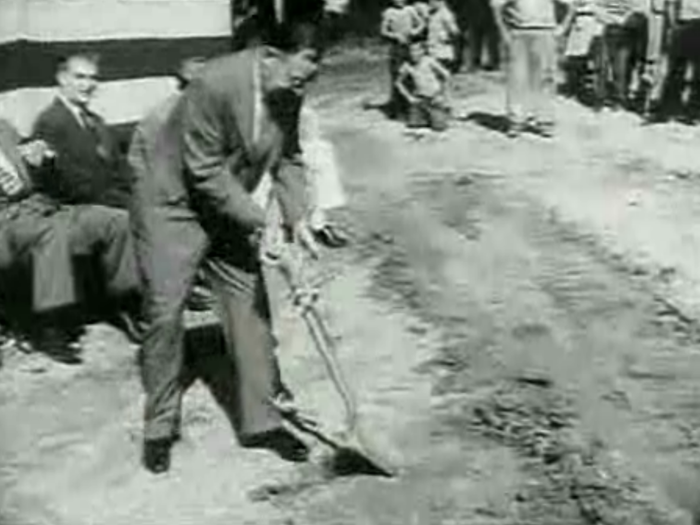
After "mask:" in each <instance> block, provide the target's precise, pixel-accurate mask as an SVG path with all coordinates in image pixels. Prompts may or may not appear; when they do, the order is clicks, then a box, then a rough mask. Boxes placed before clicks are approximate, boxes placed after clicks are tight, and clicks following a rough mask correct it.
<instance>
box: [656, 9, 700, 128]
mask: <svg viewBox="0 0 700 525" xmlns="http://www.w3.org/2000/svg"><path fill="white" fill-rule="evenodd" d="M665 11H666V20H667V29H666V31H667V34H668V37H667V38H668V71H667V74H666V78H665V79H664V81H663V87H662V90H661V100H660V101H659V104H658V106H657V107H656V108H654V111H653V112H652V114H651V115H650V118H649V120H650V121H651V122H655V121H663V120H667V119H679V120H683V121H685V122H687V123H695V122H697V121H698V120H700V1H699V0H668V1H667V2H666V3H665ZM689 68H690V69H691V75H692V76H691V80H690V86H686V75H687V73H688V69H689ZM687 87H688V88H689V96H688V99H687V101H684V100H683V93H684V92H685V91H686V88H687Z"/></svg>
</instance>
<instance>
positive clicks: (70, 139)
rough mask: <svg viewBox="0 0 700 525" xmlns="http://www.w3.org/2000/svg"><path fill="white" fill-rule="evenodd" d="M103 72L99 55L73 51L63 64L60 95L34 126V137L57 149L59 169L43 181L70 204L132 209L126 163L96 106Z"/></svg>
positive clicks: (56, 194)
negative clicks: (96, 110)
mask: <svg viewBox="0 0 700 525" xmlns="http://www.w3.org/2000/svg"><path fill="white" fill-rule="evenodd" d="M98 74H99V64H98V58H97V57H96V56H94V55H89V54H77V55H72V56H69V57H68V58H66V59H65V60H63V61H61V63H60V64H59V67H58V73H57V75H56V78H57V80H58V85H59V93H58V96H57V97H56V98H55V99H54V101H53V102H52V103H51V105H50V106H49V107H48V108H46V109H45V110H44V111H43V112H42V113H41V114H40V115H39V117H38V118H37V121H36V123H35V125H34V136H35V137H36V138H39V139H42V140H45V141H46V142H47V143H48V144H49V145H50V146H51V147H52V148H53V150H54V151H55V152H56V161H55V166H54V168H55V169H54V171H53V172H52V173H46V175H47V176H46V177H44V178H42V180H40V181H39V182H40V184H41V187H42V190H43V191H45V192H46V193H48V194H49V195H50V196H52V197H53V198H55V199H56V200H58V201H59V202H62V203H64V204H102V205H104V206H110V207H116V208H126V206H127V203H128V194H129V187H130V182H129V177H128V172H127V169H126V168H127V166H126V162H124V161H123V159H122V158H121V156H120V155H119V151H118V147H117V143H116V140H115V139H114V137H113V136H112V134H111V133H110V130H109V128H108V127H107V125H106V124H105V122H104V120H103V119H102V118H101V117H100V116H99V115H97V114H96V113H94V112H93V111H92V110H91V109H90V103H91V102H92V100H93V98H94V95H95V93H96V91H97V87H98V81H97V76H98Z"/></svg>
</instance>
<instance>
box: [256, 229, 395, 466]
mask: <svg viewBox="0 0 700 525" xmlns="http://www.w3.org/2000/svg"><path fill="white" fill-rule="evenodd" d="M294 241H295V242H294V243H292V244H282V243H279V242H272V243H271V242H269V241H268V239H266V238H263V239H262V242H261V243H260V244H261V250H260V251H261V261H262V263H263V264H264V265H266V266H267V267H271V268H275V269H277V270H278V271H279V272H280V273H281V274H282V276H283V278H284V279H285V281H286V282H287V284H288V285H289V288H290V290H291V292H292V298H293V304H294V307H295V308H296V309H297V311H298V312H299V314H300V316H301V318H302V319H303V320H304V322H305V324H306V326H307V329H308V331H309V334H310V335H311V338H312V340H313V342H314V346H315V348H316V350H317V351H318V353H319V356H320V357H321V359H322V360H323V363H324V365H325V368H326V371H327V373H328V376H329V378H330V379H331V381H332V382H333V385H334V386H335V388H336V390H337V391H338V394H339V395H340V397H341V399H342V401H343V405H344V408H345V428H344V430H343V431H342V432H340V433H338V434H336V435H330V433H328V432H324V431H323V429H322V428H321V427H320V425H319V423H318V422H317V421H314V420H313V419H312V418H310V417H308V416H304V415H302V414H301V412H298V411H295V410H289V408H288V407H285V406H283V405H282V406H280V407H279V408H280V410H281V411H282V413H283V414H284V415H285V416H286V417H287V419H288V420H289V421H290V423H292V424H294V425H295V426H297V428H299V429H300V430H302V431H304V432H307V433H309V434H312V435H313V436H314V437H316V438H317V439H318V440H319V441H321V442H323V443H325V444H326V445H328V446H329V447H331V448H332V449H333V450H334V453H335V454H334V457H333V461H332V468H333V470H334V471H336V472H340V473H358V472H360V473H366V474H374V475H382V476H387V477H393V476H395V475H396V474H397V471H396V468H395V467H393V466H392V465H390V464H389V462H387V461H386V460H385V459H384V458H382V457H381V456H380V455H379V454H377V453H376V452H374V451H373V449H372V447H370V446H369V445H368V442H367V439H366V437H365V436H364V434H363V433H362V431H361V425H360V419H359V417H358V409H357V402H356V399H355V395H354V392H353V390H352V389H351V388H350V385H349V384H348V382H347V380H346V377H345V374H344V372H343V370H342V368H341V366H340V362H339V360H338V357H337V351H336V347H335V341H334V340H333V337H332V336H331V334H330V332H329V330H328V327H327V325H326V322H325V321H324V319H323V317H322V315H321V313H320V310H319V308H318V304H317V302H318V298H319V293H318V290H317V289H315V288H313V287H311V286H309V284H308V283H307V282H305V280H304V279H303V272H302V268H304V261H303V257H302V253H301V250H300V249H299V247H303V248H305V249H306V251H308V252H309V253H311V255H312V256H313V257H315V258H317V257H318V252H317V250H316V247H315V244H314V242H313V238H312V237H311V234H310V232H308V231H305V230H304V229H303V227H302V228H301V229H299V230H298V231H295V232H294Z"/></svg>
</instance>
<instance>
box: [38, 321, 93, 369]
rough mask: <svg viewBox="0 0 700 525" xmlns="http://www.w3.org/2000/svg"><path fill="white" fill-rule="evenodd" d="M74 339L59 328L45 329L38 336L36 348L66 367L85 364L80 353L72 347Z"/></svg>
mask: <svg viewBox="0 0 700 525" xmlns="http://www.w3.org/2000/svg"><path fill="white" fill-rule="evenodd" d="M71 342H72V337H71V334H70V333H68V332H67V331H66V330H62V329H60V328H57V327H43V328H41V329H40V330H39V332H38V333H37V335H36V338H35V341H34V346H35V348H36V349H37V350H38V351H39V352H41V353H43V354H46V355H47V356H48V357H50V358H51V359H53V360H54V361H57V362H59V363H63V364H65V365H77V364H80V363H82V362H83V360H82V359H81V357H80V355H79V351H78V350H76V349H74V348H72V347H71Z"/></svg>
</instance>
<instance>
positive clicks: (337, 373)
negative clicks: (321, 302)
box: [262, 251, 357, 429]
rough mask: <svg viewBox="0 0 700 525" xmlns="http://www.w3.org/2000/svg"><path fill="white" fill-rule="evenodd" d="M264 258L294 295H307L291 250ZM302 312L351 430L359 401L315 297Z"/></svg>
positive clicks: (306, 304) (305, 305) (306, 303)
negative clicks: (343, 368)
mask: <svg viewBox="0 0 700 525" xmlns="http://www.w3.org/2000/svg"><path fill="white" fill-rule="evenodd" d="M262 260H263V262H264V263H267V264H268V265H271V266H274V267H276V268H277V269H279V270H280V272H281V273H282V275H283V277H284V279H285V280H286V281H287V284H288V285H289V287H290V288H291V289H292V292H293V293H294V294H295V295H297V296H304V293H303V290H304V288H305V287H304V285H303V283H302V279H301V278H300V276H299V272H300V270H301V268H300V266H298V265H295V264H294V261H293V260H292V258H291V256H290V254H289V252H288V251H282V252H278V253H276V254H275V257H270V256H269V254H268V255H267V256H266V257H263V258H262ZM307 295H308V294H307ZM301 311H302V314H301V316H302V318H303V319H304V322H305V323H306V326H307V328H308V330H309V333H310V334H311V338H312V339H313V341H314V346H315V347H316V350H317V351H318V353H319V355H320V356H321V359H322V360H323V363H324V365H325V367H326V371H327V372H328V375H329V377H330V379H331V381H332V382H333V385H334V386H335V388H336V390H337V391H338V394H339V395H340V397H341V399H342V401H343V404H344V405H345V412H346V417H347V426H348V429H352V428H354V427H355V422H356V420H357V402H356V401H355V396H354V395H353V391H352V389H351V388H350V385H349V383H348V381H347V379H346V377H345V374H344V373H343V370H342V368H341V366H340V362H339V360H338V357H337V352H336V351H335V342H334V341H333V337H332V336H331V334H330V333H329V331H328V328H327V327H326V323H325V322H324V320H323V317H322V316H321V314H320V313H319V311H318V308H317V307H316V305H315V304H314V300H313V297H312V300H310V301H307V302H305V304H304V305H303V307H302V310H301Z"/></svg>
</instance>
